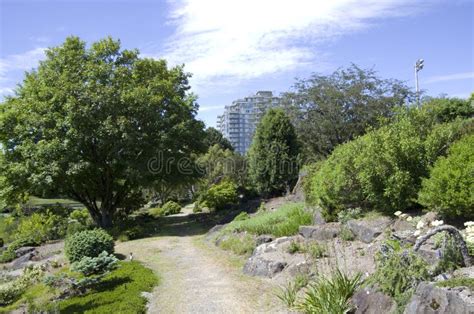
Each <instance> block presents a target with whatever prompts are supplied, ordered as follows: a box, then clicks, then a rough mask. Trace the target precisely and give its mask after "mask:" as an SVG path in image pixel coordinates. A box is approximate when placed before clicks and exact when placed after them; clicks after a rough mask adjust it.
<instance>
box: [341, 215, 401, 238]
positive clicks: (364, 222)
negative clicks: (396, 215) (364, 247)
mask: <svg viewBox="0 0 474 314" xmlns="http://www.w3.org/2000/svg"><path fill="white" fill-rule="evenodd" d="M391 222H392V220H391V219H390V218H388V217H378V218H373V219H357V220H350V221H348V222H347V228H349V230H350V231H352V233H353V234H354V235H355V236H356V238H357V239H359V240H360V241H362V242H365V243H370V242H372V241H373V240H374V239H375V238H377V237H378V236H379V235H381V234H382V232H384V230H385V229H386V228H387V227H388V226H389V225H390V223H391Z"/></svg>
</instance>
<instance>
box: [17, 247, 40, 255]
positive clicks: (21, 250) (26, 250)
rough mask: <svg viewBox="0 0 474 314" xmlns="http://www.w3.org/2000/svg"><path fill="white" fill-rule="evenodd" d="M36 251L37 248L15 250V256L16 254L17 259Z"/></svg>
mask: <svg viewBox="0 0 474 314" xmlns="http://www.w3.org/2000/svg"><path fill="white" fill-rule="evenodd" d="M34 251H36V248H35V247H33V246H24V247H21V248H19V249H17V250H15V254H16V257H20V256H23V255H26V254H28V253H31V252H34Z"/></svg>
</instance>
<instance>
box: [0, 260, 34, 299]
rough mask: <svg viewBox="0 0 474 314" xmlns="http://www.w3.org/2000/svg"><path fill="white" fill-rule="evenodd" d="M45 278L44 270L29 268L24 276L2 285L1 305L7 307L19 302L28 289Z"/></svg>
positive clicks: (25, 270)
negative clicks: (16, 301)
mask: <svg viewBox="0 0 474 314" xmlns="http://www.w3.org/2000/svg"><path fill="white" fill-rule="evenodd" d="M42 276H43V270H41V268H40V267H39V266H34V267H27V268H25V269H24V272H23V275H21V276H20V277H18V278H16V279H15V280H13V281H9V282H7V283H4V284H0V305H2V306H5V305H8V304H10V303H13V302H14V301H15V300H17V299H18V298H19V297H20V296H21V295H22V294H23V293H24V292H25V290H26V288H27V287H28V286H29V285H31V284H33V283H35V282H37V281H38V280H39V279H40V278H41V277H42Z"/></svg>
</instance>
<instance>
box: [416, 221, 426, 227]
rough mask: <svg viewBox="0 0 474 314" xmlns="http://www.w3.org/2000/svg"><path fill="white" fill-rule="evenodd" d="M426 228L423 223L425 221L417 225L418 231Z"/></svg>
mask: <svg viewBox="0 0 474 314" xmlns="http://www.w3.org/2000/svg"><path fill="white" fill-rule="evenodd" d="M424 227H425V223H424V222H423V220H420V221H418V223H417V224H416V229H423V228H424Z"/></svg>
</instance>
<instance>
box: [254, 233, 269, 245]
mask: <svg viewBox="0 0 474 314" xmlns="http://www.w3.org/2000/svg"><path fill="white" fill-rule="evenodd" d="M272 241H273V237H272V236H270V235H266V234H263V235H260V236H258V237H257V239H256V240H255V244H256V246H259V245H261V244H264V243H269V242H272Z"/></svg>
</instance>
